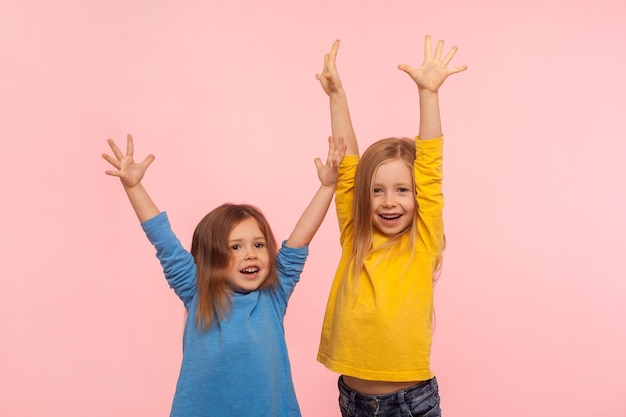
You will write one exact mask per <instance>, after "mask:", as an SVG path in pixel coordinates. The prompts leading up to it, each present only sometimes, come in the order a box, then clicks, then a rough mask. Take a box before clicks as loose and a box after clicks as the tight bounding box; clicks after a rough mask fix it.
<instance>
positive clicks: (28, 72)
mask: <svg viewBox="0 0 626 417" xmlns="http://www.w3.org/2000/svg"><path fill="white" fill-rule="evenodd" d="M625 9H626V6H624V3H623V1H620V0H598V1H594V2H588V1H580V0H578V1H572V0H531V1H524V2H521V1H506V2H503V1H500V0H483V1H473V2H468V1H464V0H449V1H439V2H423V1H415V0H407V1H394V0H388V1H386V2H379V1H376V2H374V1H371V2H367V1H329V0H321V1H316V2H307V3H305V2H297V1H288V0H276V1H272V2H268V1H266V2H257V1H251V0H247V1H243V0H242V1H219V2H218V1H212V2H203V1H171V0H162V1H155V0H151V1H148V0H143V1H141V0H136V1H119V0H117V1H106V2H105V1H71V0H61V1H55V2H49V1H44V0H39V1H32V0H31V1H29V0H3V1H2V4H1V5H0V38H1V41H0V56H1V57H2V65H1V67H0V120H1V125H0V130H1V137H2V163H1V164H0V181H1V183H0V186H1V190H2V204H1V210H2V212H1V214H2V215H1V216H0V221H1V222H2V224H1V230H2V239H1V243H0V244H1V245H2V250H1V251H0V253H2V277H1V280H0V334H1V337H2V342H1V344H0V346H1V347H0V349H1V353H2V354H1V356H0V358H1V359H0V360H1V361H2V363H1V366H0V369H1V370H0V393H1V394H0V415H3V416H107V417H108V416H134V417H140V416H150V417H154V416H167V415H168V413H169V408H170V403H171V400H172V396H173V392H174V386H175V383H176V378H177V374H178V369H179V365H180V358H181V336H182V326H183V320H184V310H183V307H182V304H181V303H180V301H179V300H178V299H177V298H176V296H175V295H174V294H173V293H172V292H171V290H170V289H169V288H168V287H167V285H166V283H165V281H164V279H163V277H162V274H161V271H160V268H159V265H158V263H157V261H156V260H155V258H154V251H153V249H152V247H151V246H150V245H149V244H148V243H147V242H146V239H145V237H144V236H143V234H142V232H141V229H140V227H139V225H138V224H137V221H136V219H135V217H134V215H133V213H132V210H131V208H130V205H129V204H128V202H127V200H126V197H125V195H124V194H123V192H122V188H121V186H120V185H119V183H118V182H117V180H115V179H113V178H109V177H106V176H105V175H104V174H103V172H104V170H105V169H107V164H106V162H105V161H104V160H102V159H101V158H100V154H101V153H102V152H105V151H107V145H106V142H105V141H106V139H107V138H109V137H111V138H114V139H116V140H117V141H118V142H120V143H123V142H124V139H125V135H126V133H127V132H131V133H133V135H134V137H135V141H136V154H137V156H139V157H140V158H143V157H144V156H145V155H147V154H148V153H154V154H155V155H156V156H157V159H156V161H155V163H154V164H153V166H152V167H151V168H150V170H149V172H148V176H147V178H146V179H145V185H146V186H147V187H148V188H149V189H150V190H151V192H152V194H153V197H154V198H155V200H156V202H157V204H158V205H159V207H160V208H161V209H164V210H167V211H168V213H169V215H170V218H171V220H172V222H173V225H174V228H175V230H176V231H177V233H178V235H179V237H180V238H181V240H182V241H183V242H184V243H185V244H189V242H190V239H191V233H192V231H193V228H194V227H195V225H196V224H197V222H198V221H199V220H200V219H201V217H202V216H203V215H204V214H205V213H207V212H208V211H209V210H210V209H212V208H214V207H215V206H217V205H218V204H220V203H222V202H225V201H233V202H249V203H253V204H256V205H258V206H260V207H261V208H262V209H263V211H264V212H265V213H266V215H267V216H268V218H269V219H270V222H271V223H272V225H273V228H274V231H275V233H276V234H277V236H279V237H280V238H281V239H282V238H285V237H286V236H287V235H288V233H289V232H290V230H291V228H292V227H293V225H294V224H295V221H296V219H297V218H298V216H299V213H300V212H301V210H302V209H303V208H304V206H305V205H306V203H307V202H308V199H309V198H310V196H311V195H312V193H313V192H314V190H315V189H316V187H317V178H316V175H315V169H314V165H313V162H312V160H313V158H314V157H316V156H323V155H324V154H325V151H326V137H327V136H328V134H329V132H330V126H329V116H328V107H327V98H326V96H325V95H324V93H323V92H322V90H321V88H320V86H319V84H318V82H317V81H316V80H315V78H314V74H315V73H316V72H319V71H320V69H321V64H322V58H323V54H324V53H325V52H327V51H328V50H329V49H330V46H331V43H332V42H333V40H334V39H336V38H339V39H341V41H342V46H341V51H340V56H339V68H340V71H341V74H342V77H343V81H344V85H345V87H346V89H347V91H348V94H349V99H350V103H351V108H352V114H353V119H354V123H355V126H356V129H357V134H358V136H359V138H360V143H361V147H362V148H363V149H365V147H366V146H367V145H369V144H370V143H371V142H373V141H374V140H376V139H379V138H381V137H386V136H391V135H402V136H412V135H413V134H415V133H416V131H417V125H418V120H417V94H416V89H415V87H414V85H413V83H412V81H411V80H410V79H409V78H408V77H407V76H406V75H405V74H403V73H401V72H400V71H398V70H397V69H396V65H397V64H399V63H402V62H404V63H409V64H413V65H418V64H419V63H420V62H421V57H422V55H421V54H422V43H423V37H424V35H425V34H427V33H430V34H432V35H433V37H434V38H435V39H439V38H443V39H446V40H447V41H448V43H447V45H448V46H451V45H452V44H456V45H458V46H459V48H460V49H459V53H458V54H457V56H456V57H455V59H454V61H453V63H454V64H459V65H460V64H467V65H469V70H468V71H467V72H465V73H463V74H460V75H457V76H455V77H453V78H451V79H449V80H448V82H447V83H446V84H445V85H444V87H443V89H442V91H441V100H442V112H443V122H444V132H445V134H446V140H447V142H446V158H445V170H446V179H445V192H446V197H447V205H446V211H445V216H446V225H447V232H446V233H447V238H448V248H447V250H446V253H445V264H444V270H443V275H442V277H441V279H440V282H439V284H438V286H437V290H436V297H437V308H436V312H437V329H436V334H435V339H434V346H433V349H434V353H433V358H432V359H433V368H434V370H435V372H436V373H437V375H438V378H439V382H440V387H441V395H442V399H443V403H442V406H443V410H444V415H446V416H465V417H471V416H484V415H491V416H507V417H517V416H528V415H532V414H534V412H535V411H536V410H539V411H538V413H539V414H541V415H552V416H568V417H577V416H587V415H602V416H611V417H618V416H624V415H626V399H625V397H624V392H625V388H626V383H625V382H624V375H625V374H626V359H625V355H624V352H626V326H625V325H624V317H626V264H625V261H624V259H625V256H624V248H625V245H624V236H625V234H626V224H625V223H626V222H625V221H624V213H625V212H626V198H625V196H624V194H625V193H624V190H625V189H626V173H625V169H624V166H625V163H626V160H625V157H624V155H625V153H626V143H625V142H626V137H625V134H624V126H623V122H624V99H625V97H626V82H625V81H624V80H625V78H624V74H626V57H625V55H624V54H625V52H624V51H626V31H625V30H624V15H625V11H626V10H625ZM338 255H339V246H338V243H337V231H336V221H335V219H334V215H333V214H332V213H331V214H330V215H329V216H328V218H327V220H326V222H325V223H324V225H323V227H322V229H321V230H320V232H319V234H318V235H317V237H316V238H315V241H314V242H313V244H312V246H311V256H310V258H309V263H308V264H307V266H306V270H305V272H304V274H303V277H302V283H301V284H300V285H299V287H298V288H297V289H296V293H295V295H294V296H293V298H292V301H291V304H290V309H289V311H288V315H287V320H286V326H287V336H288V344H289V349H290V354H291V360H292V366H293V374H294V378H295V383H296V388H297V391H298V396H299V400H300V403H301V407H302V411H303V414H304V415H305V416H311V417H315V416H339V411H338V407H337V404H336V397H337V391H336V377H337V376H336V375H335V374H333V373H331V372H329V371H327V370H326V369H325V368H324V367H323V366H322V365H320V364H318V363H317V362H316V361H315V354H316V350H317V343H318V339H319V331H320V328H321V321H322V316H323V310H324V307H325V303H326V297H327V293H328V290H329V287H330V284H331V277H332V274H333V272H334V269H335V266H336V262H337V260H338ZM247 394H251V395H253V393H242V395H244V396H245V395H247Z"/></svg>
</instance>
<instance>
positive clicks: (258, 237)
mask: <svg viewBox="0 0 626 417" xmlns="http://www.w3.org/2000/svg"><path fill="white" fill-rule="evenodd" d="M244 240H247V238H245V237H243V238H241V239H229V240H228V243H237V242H242V241H244ZM252 240H253V241H256V240H266V239H265V236H257V237H253V238H252Z"/></svg>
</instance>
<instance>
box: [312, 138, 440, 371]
mask: <svg viewBox="0 0 626 417" xmlns="http://www.w3.org/2000/svg"><path fill="white" fill-rule="evenodd" d="M415 143H416V147H417V156H416V160H415V164H414V170H415V188H416V202H417V214H416V218H415V222H416V224H417V239H416V242H415V247H414V248H412V247H411V242H410V237H409V234H408V233H405V234H404V235H403V236H402V238H401V239H400V240H399V241H398V242H396V243H395V244H394V245H393V246H391V247H385V248H380V249H378V250H376V248H377V247H380V245H381V244H383V243H385V242H386V241H387V237H386V236H384V235H382V234H381V233H377V232H375V233H374V236H373V247H374V248H375V249H374V250H373V251H372V252H371V253H370V255H369V256H368V257H367V258H366V259H365V262H364V268H363V271H362V272H361V274H360V277H359V279H358V280H357V279H356V277H355V276H354V273H353V271H351V272H350V274H346V273H345V272H344V270H345V269H346V268H348V261H349V258H350V254H351V251H352V238H353V219H352V202H353V195H354V180H355V175H356V169H357V166H358V163H359V157H358V156H356V155H352V156H346V157H345V158H344V159H343V161H342V163H341V165H340V167H339V171H340V172H339V180H338V183H337V192H336V197H335V202H336V206H337V217H338V219H339V227H340V230H341V236H340V239H341V247H342V256H341V260H340V263H339V267H338V268H337V273H336V274H335V279H334V281H333V285H332V288H331V292H330V296H329V299H328V305H327V307H326V315H325V317H324V324H323V328H322V336H321V341H320V348H319V353H318V356H317V359H318V361H320V362H321V363H323V364H324V365H325V366H326V367H327V368H328V369H330V370H332V371H334V372H337V373H340V374H344V375H349V376H353V377H357V378H361V379H367V380H376V381H418V380H427V379H431V378H432V377H433V373H432V371H431V369H430V347H431V340H432V328H431V323H432V320H431V319H432V311H433V286H432V284H433V282H432V281H433V275H434V273H435V269H436V267H437V264H438V263H439V259H440V255H441V251H442V249H443V242H444V237H443V217H442V210H443V194H442V191H441V184H442V169H441V160H442V150H443V137H440V138H437V139H430V140H420V139H419V138H416V141H415ZM357 283H358V288H357Z"/></svg>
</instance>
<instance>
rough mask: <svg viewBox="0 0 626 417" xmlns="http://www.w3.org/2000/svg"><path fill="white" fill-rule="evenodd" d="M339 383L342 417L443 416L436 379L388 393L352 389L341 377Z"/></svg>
mask: <svg viewBox="0 0 626 417" xmlns="http://www.w3.org/2000/svg"><path fill="white" fill-rule="evenodd" d="M338 384H339V408H340V409H341V415H342V416H343V417H441V408H440V407H439V386H438V385H437V379H436V378H433V379H430V380H428V381H424V382H420V383H419V384H417V385H415V386H412V387H410V388H407V389H403V390H400V391H396V392H393V393H391V394H385V395H365V394H360V393H358V392H357V391H353V390H352V389H350V388H349V387H348V386H347V385H346V384H344V382H343V377H341V376H340V377H339V383H338Z"/></svg>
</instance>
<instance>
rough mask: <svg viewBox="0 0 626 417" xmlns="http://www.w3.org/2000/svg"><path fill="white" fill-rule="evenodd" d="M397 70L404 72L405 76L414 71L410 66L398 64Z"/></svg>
mask: <svg viewBox="0 0 626 417" xmlns="http://www.w3.org/2000/svg"><path fill="white" fill-rule="evenodd" d="M398 69H399V70H400V71H404V72H406V73H407V74H411V72H413V71H415V68H413V67H412V66H410V65H407V64H400V65H398Z"/></svg>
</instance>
